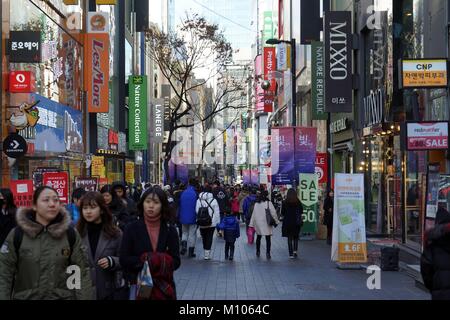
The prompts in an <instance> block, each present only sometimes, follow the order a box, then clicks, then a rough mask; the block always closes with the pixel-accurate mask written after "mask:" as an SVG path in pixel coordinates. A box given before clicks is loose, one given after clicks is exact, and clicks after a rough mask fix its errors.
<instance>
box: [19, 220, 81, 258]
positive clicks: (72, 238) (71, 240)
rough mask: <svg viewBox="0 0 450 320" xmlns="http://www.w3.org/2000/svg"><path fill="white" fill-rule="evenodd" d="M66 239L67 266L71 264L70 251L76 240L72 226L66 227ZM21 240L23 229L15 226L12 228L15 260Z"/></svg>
mask: <svg viewBox="0 0 450 320" xmlns="http://www.w3.org/2000/svg"><path fill="white" fill-rule="evenodd" d="M66 232H67V240H68V241H69V246H70V253H69V257H68V260H69V266H70V265H71V264H72V260H71V258H72V252H73V247H74V246H75V241H76V240H77V236H76V234H75V229H74V228H73V227H69V229H67V231H66ZM22 240H23V230H22V228H19V227H16V228H14V249H15V251H16V256H17V262H18V261H19V250H20V245H21V244H22Z"/></svg>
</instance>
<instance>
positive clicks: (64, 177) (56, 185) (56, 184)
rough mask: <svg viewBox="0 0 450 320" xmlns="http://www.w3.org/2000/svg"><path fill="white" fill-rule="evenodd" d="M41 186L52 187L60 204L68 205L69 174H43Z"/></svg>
mask: <svg viewBox="0 0 450 320" xmlns="http://www.w3.org/2000/svg"><path fill="white" fill-rule="evenodd" d="M42 180H43V185H44V186H49V187H52V188H53V189H55V190H56V192H58V196H59V200H60V201H61V203H62V204H68V203H69V173H68V172H45V173H44V174H43V175H42Z"/></svg>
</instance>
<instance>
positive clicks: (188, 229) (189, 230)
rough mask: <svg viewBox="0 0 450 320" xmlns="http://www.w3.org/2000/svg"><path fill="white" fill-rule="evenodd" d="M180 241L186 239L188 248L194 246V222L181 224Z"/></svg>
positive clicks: (195, 236)
mask: <svg viewBox="0 0 450 320" xmlns="http://www.w3.org/2000/svg"><path fill="white" fill-rule="evenodd" d="M182 229H183V235H182V237H181V240H182V241H187V244H188V247H189V248H194V247H195V240H196V238H197V225H196V224H183V226H182Z"/></svg>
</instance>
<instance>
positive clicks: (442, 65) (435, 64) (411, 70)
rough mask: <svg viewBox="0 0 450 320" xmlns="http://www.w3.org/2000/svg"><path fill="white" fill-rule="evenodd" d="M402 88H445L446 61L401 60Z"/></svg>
mask: <svg viewBox="0 0 450 320" xmlns="http://www.w3.org/2000/svg"><path fill="white" fill-rule="evenodd" d="M402 64H403V88H421V87H446V86H447V83H448V80H447V60H445V59H434V60H431V59H430V60H403V61H402Z"/></svg>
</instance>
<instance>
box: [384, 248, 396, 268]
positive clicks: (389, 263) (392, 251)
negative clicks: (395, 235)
mask: <svg viewBox="0 0 450 320" xmlns="http://www.w3.org/2000/svg"><path fill="white" fill-rule="evenodd" d="M399 253H400V249H399V248H395V247H384V248H381V266H380V268H381V270H382V271H398V270H399Z"/></svg>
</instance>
